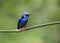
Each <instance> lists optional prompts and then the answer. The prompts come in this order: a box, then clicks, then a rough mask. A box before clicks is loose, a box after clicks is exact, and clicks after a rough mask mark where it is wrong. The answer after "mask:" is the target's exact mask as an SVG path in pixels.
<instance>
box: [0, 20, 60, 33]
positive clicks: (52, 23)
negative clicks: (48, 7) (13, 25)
mask: <svg viewBox="0 0 60 43" xmlns="http://www.w3.org/2000/svg"><path fill="white" fill-rule="evenodd" d="M56 24H60V21H56V22H51V23H45V24H40V25H35V26H31V27H27V29H23V30H22V31H26V30H30V29H35V28H38V27H45V26H50V25H56ZM22 31H21V32H22ZM17 32H19V30H0V33H17Z"/></svg>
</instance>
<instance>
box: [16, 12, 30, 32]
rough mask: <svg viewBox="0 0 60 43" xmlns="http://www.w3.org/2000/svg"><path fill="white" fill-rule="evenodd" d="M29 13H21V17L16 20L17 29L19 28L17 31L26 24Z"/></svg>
mask: <svg viewBox="0 0 60 43" xmlns="http://www.w3.org/2000/svg"><path fill="white" fill-rule="evenodd" d="M30 15H31V14H29V13H28V12H25V13H24V14H23V15H22V17H21V18H20V19H19V21H18V26H17V29H18V30H19V31H22V30H23V29H22V28H23V27H25V26H26V25H27V22H28V19H29V16H30Z"/></svg>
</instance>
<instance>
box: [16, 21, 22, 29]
mask: <svg viewBox="0 0 60 43" xmlns="http://www.w3.org/2000/svg"><path fill="white" fill-rule="evenodd" d="M20 22H21V20H19V21H18V25H17V29H19V28H20Z"/></svg>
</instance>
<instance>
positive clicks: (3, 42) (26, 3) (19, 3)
mask: <svg viewBox="0 0 60 43" xmlns="http://www.w3.org/2000/svg"><path fill="white" fill-rule="evenodd" d="M25 11H27V12H29V13H31V14H32V16H30V18H29V22H28V25H27V26H34V25H39V24H44V23H48V22H55V21H60V0H0V30H14V29H16V28H17V22H18V19H19V18H20V17H21V16H22V14H23V13H24V12H25ZM0 43H60V24H59V25H58V24H57V25H51V26H47V27H39V28H36V29H32V30H29V31H24V32H21V33H0Z"/></svg>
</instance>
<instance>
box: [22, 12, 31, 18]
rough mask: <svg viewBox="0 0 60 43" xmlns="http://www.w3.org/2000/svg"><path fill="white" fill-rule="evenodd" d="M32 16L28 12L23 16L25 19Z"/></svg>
mask: <svg viewBox="0 0 60 43" xmlns="http://www.w3.org/2000/svg"><path fill="white" fill-rule="evenodd" d="M30 15H31V14H29V13H28V12H25V13H24V15H23V16H24V17H29V16H30Z"/></svg>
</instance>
